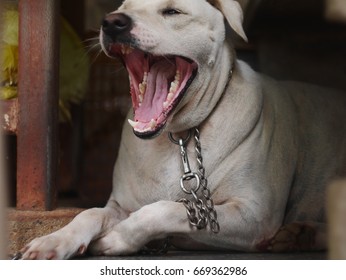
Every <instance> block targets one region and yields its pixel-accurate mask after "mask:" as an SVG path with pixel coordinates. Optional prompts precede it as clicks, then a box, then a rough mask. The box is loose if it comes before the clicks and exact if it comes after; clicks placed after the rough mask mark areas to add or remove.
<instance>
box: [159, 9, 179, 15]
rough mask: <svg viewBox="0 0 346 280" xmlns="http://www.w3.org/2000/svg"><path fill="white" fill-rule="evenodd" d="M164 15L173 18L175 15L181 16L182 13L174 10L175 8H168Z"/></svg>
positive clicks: (163, 12)
mask: <svg viewBox="0 0 346 280" xmlns="http://www.w3.org/2000/svg"><path fill="white" fill-rule="evenodd" d="M162 14H163V15H164V16H173V15H179V14H181V11H179V10H177V9H174V8H167V9H164V10H163V11H162Z"/></svg>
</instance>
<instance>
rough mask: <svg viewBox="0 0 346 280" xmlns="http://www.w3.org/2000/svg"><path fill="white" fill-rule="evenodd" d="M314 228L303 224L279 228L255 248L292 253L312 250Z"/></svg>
mask: <svg viewBox="0 0 346 280" xmlns="http://www.w3.org/2000/svg"><path fill="white" fill-rule="evenodd" d="M315 245H316V228H315V227H314V226H311V225H308V224H304V223H298V222H297V223H292V224H288V225H285V226H283V227H281V228H280V229H279V230H278V231H277V233H276V234H275V235H274V237H272V238H271V239H269V240H265V241H263V242H262V243H261V244H260V245H258V246H257V248H258V249H259V250H260V251H270V252H275V253H278V252H293V251H310V250H314V249H315V247H316V246H315Z"/></svg>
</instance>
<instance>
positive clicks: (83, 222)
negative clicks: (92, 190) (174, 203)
mask: <svg viewBox="0 0 346 280" xmlns="http://www.w3.org/2000/svg"><path fill="white" fill-rule="evenodd" d="M127 216H128V215H127V213H125V211H123V210H122V209H121V208H120V207H119V205H118V204H117V203H115V202H114V201H109V203H108V204H107V205H106V207H104V208H92V209H88V210H85V211H83V212H81V213H80V214H78V215H77V216H76V217H75V218H74V219H73V220H72V221H71V222H70V223H69V224H67V225H66V226H65V227H63V228H61V229H60V230H58V231H56V232H53V233H51V234H49V235H46V236H42V237H38V238H35V239H34V240H32V241H31V242H30V243H29V244H28V245H27V246H25V247H24V248H23V249H22V254H23V256H22V258H23V259H68V258H70V257H72V256H75V255H81V254H83V253H85V252H86V250H87V247H88V245H89V243H90V242H91V241H92V240H94V239H97V238H100V236H103V235H105V234H106V233H107V232H108V231H109V229H111V228H113V227H114V225H115V224H116V223H119V222H120V221H121V220H123V219H124V218H126V217H127Z"/></svg>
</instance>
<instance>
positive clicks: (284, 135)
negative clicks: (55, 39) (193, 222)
mask: <svg viewBox="0 0 346 280" xmlns="http://www.w3.org/2000/svg"><path fill="white" fill-rule="evenodd" d="M167 7H170V8H176V9H179V10H180V11H183V13H182V14H180V15H175V16H171V17H163V16H162V15H161V14H160V11H162V9H164V8H167ZM116 12H121V13H124V14H126V15H128V16H129V17H130V18H131V19H132V20H133V22H134V26H133V28H132V30H131V35H132V36H133V37H135V38H136V40H137V42H138V43H139V46H140V48H141V49H142V50H144V51H148V52H151V53H155V54H156V55H165V54H175V55H181V56H184V57H188V58H190V59H192V60H194V61H195V62H197V63H198V75H197V76H196V78H195V80H194V81H193V83H192V84H191V86H190V88H189V90H188V92H187V93H186V97H185V98H184V99H183V101H182V102H181V104H180V105H179V107H178V108H177V110H175V112H174V114H172V116H171V117H170V119H169V121H168V124H167V127H166V131H171V132H174V133H178V132H184V131H186V130H188V129H190V128H193V127H196V126H198V127H199V128H200V131H201V143H202V149H203V150H202V153H203V157H204V165H205V168H206V173H207V177H208V180H209V186H210V189H211V192H212V195H213V200H214V203H215V208H216V211H217V213H218V220H219V223H220V228H221V230H220V232H219V233H218V234H214V233H212V232H211V231H210V230H209V229H204V230H196V229H195V228H193V227H191V226H190V225H189V222H188V220H187V215H186V209H185V207H184V206H183V204H182V203H179V202H176V201H177V200H178V199H180V198H181V197H183V196H184V194H183V193H182V191H181V190H180V188H179V178H180V176H181V175H182V174H181V172H182V171H181V162H180V154H179V147H178V146H176V145H174V144H172V143H171V142H170V141H169V140H168V137H167V133H166V132H163V133H162V134H161V135H160V136H158V137H157V138H155V139H152V140H148V141H145V140H141V139H139V138H137V137H136V136H134V134H133V132H132V128H131V127H130V126H129V125H127V124H126V125H125V126H124V129H123V135H122V142H121V146H120V152H119V157H118V159H117V162H116V165H115V169H114V186H113V192H112V194H111V197H110V199H109V202H108V204H107V205H106V206H105V207H104V208H94V209H89V210H86V211H84V212H82V213H81V214H79V215H78V216H77V217H76V218H75V219H74V220H73V221H72V222H71V223H70V224H68V225H67V226H66V227H64V228H62V229H61V230H59V231H57V232H54V233H52V234H50V235H48V236H44V237H40V238H37V239H35V240H33V241H32V242H31V243H30V244H29V245H28V246H26V248H24V250H23V252H24V255H23V257H24V258H26V259H36V258H40V259H41V258H43V259H46V258H48V259H50V258H58V259H60V258H69V257H71V256H73V255H75V254H78V253H83V252H85V250H86V248H87V247H88V248H89V249H90V252H92V253H94V254H105V255H120V254H129V253H134V252H137V251H138V250H140V249H141V248H142V247H143V246H144V245H145V244H146V243H148V242H149V241H151V240H154V239H159V238H164V237H167V236H173V237H174V238H173V240H172V242H173V244H175V245H178V246H179V247H182V248H186V249H196V248H201V249H210V248H214V249H215V248H216V249H217V248H222V249H229V250H244V251H255V250H257V249H258V248H262V247H261V246H263V244H264V245H265V244H267V242H269V241H271V242H272V243H270V242H269V243H270V244H269V243H268V244H269V245H268V246H267V247H265V249H268V250H270V249H271V246H272V244H273V240H274V241H275V239H272V238H273V237H274V236H275V233H276V232H278V230H279V229H280V227H282V225H289V224H292V223H294V222H298V223H296V224H300V225H304V226H306V225H308V226H309V227H310V228H311V229H313V232H314V238H315V239H314V242H313V246H311V249H321V248H323V247H324V246H325V244H324V235H325V229H324V227H325V217H324V210H323V206H324V193H325V187H326V184H327V183H328V181H329V180H330V179H331V178H332V177H333V176H335V175H341V174H342V173H344V171H345V166H346V156H345V154H346V151H345V148H346V143H345V139H346V135H345V134H346V122H345V120H346V110H345V109H346V97H345V96H344V95H342V94H341V93H339V92H334V91H329V90H324V89H321V88H319V87H314V86H308V85H305V84H301V83H293V82H291V83H289V82H277V81H274V80H272V79H270V78H268V77H265V76H262V75H260V74H258V73H256V72H254V71H253V70H252V69H251V68H250V67H249V66H248V65H247V64H245V63H243V62H240V61H237V60H236V59H235V55H234V50H233V46H232V42H229V40H228V39H226V27H225V23H224V19H226V20H227V21H228V23H229V25H230V26H231V27H232V29H233V30H234V31H235V32H236V33H237V34H238V35H240V36H241V37H243V38H244V39H246V36H245V34H244V31H243V29H242V26H241V22H242V12H241V9H240V7H239V5H238V3H237V2H235V1H233V0H223V1H218V0H214V1H211V0H210V1H209V2H207V1H206V0H189V1H185V0H148V1H142V0H126V1H124V3H123V5H122V6H121V7H120V8H119V10H118V11H116ZM101 37H102V34H101ZM231 69H232V70H233V73H232V77H231V79H229V75H230V72H231ZM188 152H189V154H191V155H193V153H194V144H193V142H192V141H190V143H189V145H188ZM191 161H192V160H191ZM191 164H192V166H193V169H196V164H195V163H194V161H192V162H191ZM292 234H293V235H294V233H292ZM274 243H275V242H274ZM261 244H262V245H261Z"/></svg>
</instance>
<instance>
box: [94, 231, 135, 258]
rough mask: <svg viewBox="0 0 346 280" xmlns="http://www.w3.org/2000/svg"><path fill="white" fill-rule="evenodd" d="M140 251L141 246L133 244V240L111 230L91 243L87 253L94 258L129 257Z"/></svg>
mask: <svg viewBox="0 0 346 280" xmlns="http://www.w3.org/2000/svg"><path fill="white" fill-rule="evenodd" d="M140 249H141V244H137V242H135V238H131V237H130V236H126V237H124V236H122V234H121V233H119V232H117V231H115V230H113V231H111V232H109V233H108V234H107V235H106V236H104V237H102V238H99V239H97V240H95V241H93V242H92V243H91V244H90V246H89V249H88V251H89V252H90V253H91V254H92V255H96V256H101V255H103V256H118V255H131V254H134V253H136V252H137V251H139V250H140Z"/></svg>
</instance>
